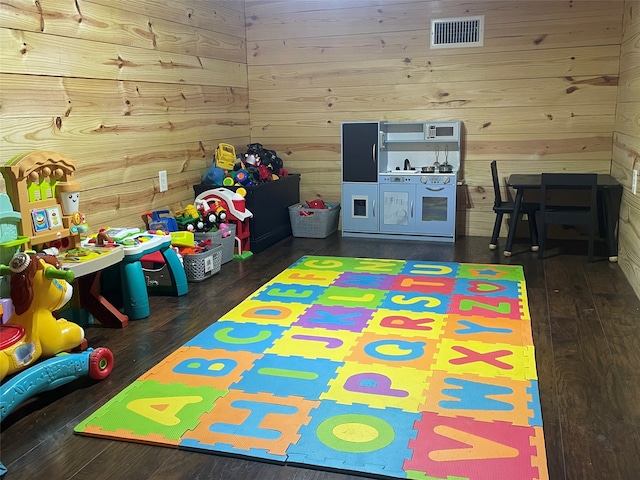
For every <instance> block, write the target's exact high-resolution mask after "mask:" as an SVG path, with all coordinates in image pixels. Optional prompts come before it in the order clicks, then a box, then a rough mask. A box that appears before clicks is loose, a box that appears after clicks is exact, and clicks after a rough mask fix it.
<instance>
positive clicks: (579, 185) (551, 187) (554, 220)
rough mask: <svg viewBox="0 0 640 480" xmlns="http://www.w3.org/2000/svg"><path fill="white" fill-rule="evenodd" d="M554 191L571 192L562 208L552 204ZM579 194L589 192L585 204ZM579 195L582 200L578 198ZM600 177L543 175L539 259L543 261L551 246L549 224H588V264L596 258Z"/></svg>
mask: <svg viewBox="0 0 640 480" xmlns="http://www.w3.org/2000/svg"><path fill="white" fill-rule="evenodd" d="M553 191H556V192H558V191H562V192H569V194H567V195H565V197H568V198H567V199H566V200H565V201H563V204H562V205H550V204H549V203H548V202H549V198H548V197H549V195H550V194H551V192H553ZM578 191H586V192H588V193H589V198H588V201H587V202H586V203H585V201H584V199H582V201H581V198H580V196H579V195H575V193H577V192H578ZM576 196H577V197H578V198H576ZM597 198H598V175H597V174H595V173H543V174H542V181H541V190H540V221H541V222H542V235H541V240H542V241H541V243H540V250H539V251H538V257H539V258H543V252H544V249H545V247H546V243H547V225H549V224H562V225H587V226H588V227H589V249H588V253H587V261H589V262H591V261H592V259H593V247H594V243H595V233H596V228H597V227H598V201H597Z"/></svg>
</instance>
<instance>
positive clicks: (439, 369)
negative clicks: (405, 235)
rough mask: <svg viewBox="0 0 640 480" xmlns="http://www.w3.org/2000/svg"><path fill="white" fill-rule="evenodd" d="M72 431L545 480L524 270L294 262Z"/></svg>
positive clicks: (457, 477) (438, 477)
mask: <svg viewBox="0 0 640 480" xmlns="http://www.w3.org/2000/svg"><path fill="white" fill-rule="evenodd" d="M74 431H75V432H76V433H78V434H81V435H87V436H97V437H103V438H110V439H119V440H123V441H131V442H143V443H148V444H152V445H157V446H159V447H160V446H166V447H172V448H176V447H177V448H181V449H185V450H193V451H199V452H207V453H210V454H220V455H233V456H241V457H245V458H248V459H254V460H257V461H269V462H276V463H279V464H281V465H282V468H287V465H289V464H295V465H298V466H303V467H304V466H308V467H310V468H314V469H323V468H324V469H331V470H338V471H344V472H351V473H357V474H359V475H364V476H372V477H376V478H379V477H381V476H382V477H385V478H411V479H414V480H548V473H547V465H546V452H545V445H544V432H543V427H542V412H541V409H540V399H539V392H538V382H537V372H536V364H535V350H534V346H533V340H532V335H531V320H530V316H529V311H528V301H527V291H526V283H525V278H524V273H523V269H522V267H521V266H518V265H481V264H459V263H453V262H430V261H403V260H384V259H367V258H364V259H363V258H343V257H327V256H305V257H302V258H300V259H299V260H297V261H296V262H295V263H294V264H293V265H292V266H291V267H289V268H288V269H286V270H285V271H283V272H282V273H280V274H279V275H277V276H276V277H275V278H274V279H273V280H271V281H270V282H267V283H266V284H265V285H263V286H262V287H261V288H260V289H258V290H256V292H255V293H254V294H253V295H251V296H250V297H249V298H247V299H246V300H245V301H244V302H242V303H240V304H239V305H237V306H236V307H234V308H233V309H232V310H230V311H229V312H228V313H227V314H225V315H223V316H222V318H221V319H220V320H218V321H217V322H214V323H212V324H211V325H210V326H209V327H208V328H206V329H205V330H203V331H202V332H201V333H200V334H198V335H197V336H196V337H194V338H193V339H192V340H190V341H189V342H187V343H186V344H185V345H183V346H182V347H180V348H179V349H178V350H176V351H175V352H173V353H172V354H170V355H168V356H167V357H166V358H165V359H164V360H162V361H161V362H160V363H158V364H157V365H156V366H155V367H153V368H152V369H150V370H149V371H148V372H146V373H145V374H143V375H142V376H140V378H138V379H137V380H135V381H134V382H133V383H132V384H131V385H129V386H127V387H126V388H125V389H124V390H123V391H121V392H120V393H118V394H116V395H115V396H114V397H113V398H112V399H111V400H109V401H108V402H107V403H106V404H105V405H104V406H103V407H101V408H100V409H99V410H97V411H96V412H95V413H93V414H92V415H91V416H89V417H88V418H87V419H85V420H84V421H83V422H82V423H80V424H79V425H78V426H76V428H75V430H74ZM285 475H286V474H285Z"/></svg>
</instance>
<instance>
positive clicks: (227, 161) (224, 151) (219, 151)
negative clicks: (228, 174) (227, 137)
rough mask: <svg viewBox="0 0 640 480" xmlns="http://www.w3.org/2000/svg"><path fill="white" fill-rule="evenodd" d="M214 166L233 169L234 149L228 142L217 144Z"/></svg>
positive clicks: (234, 160) (234, 161)
mask: <svg viewBox="0 0 640 480" xmlns="http://www.w3.org/2000/svg"><path fill="white" fill-rule="evenodd" d="M215 160H216V166H217V167H220V168H226V169H227V170H233V167H234V166H235V164H236V149H235V148H234V147H233V145H229V144H228V143H220V144H218V148H216V153H215Z"/></svg>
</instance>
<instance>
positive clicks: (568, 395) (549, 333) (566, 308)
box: [0, 233, 640, 480]
mask: <svg viewBox="0 0 640 480" xmlns="http://www.w3.org/2000/svg"><path fill="white" fill-rule="evenodd" d="M488 244H489V239H488V238H479V237H466V238H461V239H459V240H458V241H457V242H456V243H455V244H440V243H428V242H406V241H387V240H384V241H381V240H368V239H343V238H341V236H340V234H339V233H336V234H333V235H332V236H330V237H329V238H327V239H321V240H320V239H302V238H293V237H290V238H288V239H285V240H283V241H281V242H279V243H278V244H276V245H274V246H273V247H270V248H269V249H267V250H266V251H264V252H262V253H260V254H257V255H254V256H253V257H251V258H249V259H247V260H245V261H238V260H234V261H232V262H229V263H227V264H225V265H223V266H222V270H221V272H220V273H219V274H217V275H216V276H214V277H213V278H210V279H208V280H206V281H204V282H202V283H198V284H190V285H189V287H190V291H189V294H188V295H186V296H183V297H179V298H177V297H152V298H151V312H152V313H151V316H150V317H149V318H147V319H144V320H136V321H131V322H130V323H129V326H128V327H127V328H125V329H109V328H104V327H102V326H100V325H99V324H98V325H94V326H90V327H88V328H87V329H86V335H87V338H88V340H89V345H90V346H93V347H100V346H103V347H108V348H110V349H111V350H112V351H113V353H114V355H115V362H116V363H115V366H114V370H113V372H112V373H111V375H110V376H109V377H108V378H107V379H105V380H103V381H102V382H98V383H94V382H92V381H90V380H84V379H81V380H78V381H76V382H73V383H71V384H68V385H65V386H62V387H60V388H58V389H57V390H55V391H52V392H47V393H45V394H43V395H41V396H39V397H37V398H34V399H32V400H31V401H29V402H27V403H25V404H23V405H22V406H21V407H20V408H19V409H17V410H16V411H14V412H13V413H12V414H11V415H10V416H9V417H8V418H7V419H6V420H5V421H4V422H3V423H2V425H1V429H2V433H1V438H0V440H1V443H0V460H2V462H3V463H4V464H5V466H6V467H7V468H8V470H9V473H7V475H6V477H5V478H6V479H7V480H14V479H15V480H17V479H33V478H40V477H44V478H47V479H50V480H57V479H76V480H79V479H137V480H144V479H220V480H253V479H260V480H284V479H297V480H346V479H355V478H362V477H356V476H353V475H347V474H342V473H332V472H325V471H318V470H308V469H304V468H297V467H292V466H282V465H273V464H268V463H262V462H254V461H249V460H245V459H239V458H230V457H224V456H218V455H212V454H201V453H194V452H188V451H181V450H177V449H171V448H166V447H156V446H151V445H142V444H134V443H127V442H117V441H110V440H103V439H95V438H88V437H83V436H78V435H75V434H74V433H73V428H74V427H75V426H76V425H77V424H78V423H79V422H80V421H81V420H83V419H84V418H86V417H87V416H88V415H90V414H91V413H93V412H94V411H95V410H96V409H97V408H98V407H100V406H101V405H103V404H104V403H105V402H106V401H107V400H108V399H109V398H111V397H112V396H113V395H115V394H116V393H117V392H119V391H120V390H121V389H123V388H124V387H125V386H127V385H128V384H130V383H131V382H132V381H133V380H135V379H136V378H137V377H138V376H140V375H141V374H143V373H144V372H145V371H147V370H148V369H149V368H151V367H152V366H154V365H155V364H156V363H158V362H159V361H160V360H162V359H163V358H164V357H165V356H167V355H168V354H169V353H171V352H172V351H174V350H175V349H177V348H178V347H180V346H181V345H182V344H184V343H185V342H187V341H188V340H190V339H191V338H192V337H194V336H195V335H196V334H197V333H199V332H200V331H201V330H203V329H204V328H205V327H206V326H208V325H209V324H211V323H212V322H214V321H215V320H216V319H217V318H219V317H220V316H221V315H222V314H224V313H225V312H227V311H228V310H230V309H231V308H232V307H234V306H235V305H237V304H238V303H239V302H240V301H242V300H243V299H244V298H245V297H247V296H248V295H249V294H250V293H252V292H253V291H254V290H255V289H257V288H258V287H260V286H261V285H262V284H264V283H265V282H267V281H268V280H270V279H271V278H272V277H274V276H275V275H276V274H277V273H279V272H280V271H282V270H283V269H285V268H286V267H288V266H289V265H290V264H291V263H293V262H294V261H295V260H297V259H298V258H299V257H301V256H303V255H337V256H349V257H371V258H397V259H413V260H435V261H456V262H472V263H473V262H475V263H507V264H520V265H523V266H524V270H525V276H526V281H527V293H528V298H529V308H530V311H531V318H532V325H533V335H534V342H535V348H536V361H537V367H538V377H539V387H540V396H541V402H542V414H543V420H544V431H545V439H546V446H547V456H548V467H549V475H550V478H551V479H552V480H555V479H566V480H583V479H584V480H603V479H620V480H632V479H638V478H640V431H639V430H640V301H639V300H638V298H637V297H636V296H635V294H634V292H633V290H632V289H631V287H630V285H629V283H628V282H627V280H626V279H625V277H624V274H623V273H622V271H621V270H620V268H619V266H618V265H617V264H611V263H609V262H608V261H606V260H605V259H604V257H601V258H602V260H598V261H596V262H594V263H586V255H585V253H586V242H585V245H584V248H582V245H581V244H580V243H578V245H577V246H576V245H556V246H554V245H550V246H549V247H550V248H549V250H548V251H547V252H545V257H546V258H545V260H543V261H539V260H538V259H537V254H535V253H532V252H529V251H528V249H527V246H526V245H525V244H518V243H516V245H514V254H513V256H512V257H510V258H505V257H504V256H503V255H502V253H501V252H499V251H491V250H489V249H488ZM583 250H584V252H583Z"/></svg>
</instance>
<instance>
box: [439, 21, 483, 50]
mask: <svg viewBox="0 0 640 480" xmlns="http://www.w3.org/2000/svg"><path fill="white" fill-rule="evenodd" d="M483 41H484V15H480V16H478V17H456V18H439V19H437V20H431V48H451V47H481V46H482V44H483Z"/></svg>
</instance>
